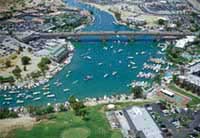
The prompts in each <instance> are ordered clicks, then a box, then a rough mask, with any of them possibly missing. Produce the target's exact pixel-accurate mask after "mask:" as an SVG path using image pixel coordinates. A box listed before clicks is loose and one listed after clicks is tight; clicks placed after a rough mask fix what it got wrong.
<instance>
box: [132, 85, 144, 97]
mask: <svg viewBox="0 0 200 138" xmlns="http://www.w3.org/2000/svg"><path fill="white" fill-rule="evenodd" d="M132 93H133V94H134V98H143V89H142V87H141V86H135V87H133V88H132Z"/></svg>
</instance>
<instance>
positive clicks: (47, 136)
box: [7, 106, 122, 138]
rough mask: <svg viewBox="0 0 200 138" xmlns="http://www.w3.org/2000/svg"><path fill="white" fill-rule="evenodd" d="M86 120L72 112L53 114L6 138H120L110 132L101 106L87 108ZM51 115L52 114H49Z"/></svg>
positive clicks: (119, 135) (118, 134) (118, 133)
mask: <svg viewBox="0 0 200 138" xmlns="http://www.w3.org/2000/svg"><path fill="white" fill-rule="evenodd" d="M88 112H89V115H88V118H89V119H88V120H87V121H85V120H83V119H81V118H80V117H77V116H75V115H74V112H73V111H68V112H62V113H55V114H53V115H54V116H55V118H53V119H51V120H48V121H42V122H41V123H39V124H37V125H35V126H34V127H33V128H32V129H30V130H25V129H17V130H15V131H13V132H11V133H10V135H9V136H7V138H121V137H122V135H121V133H120V131H119V130H111V128H110V126H109V123H108V121H107V119H106V117H105V114H104V112H103V109H102V106H95V107H88ZM51 115H52V114H51Z"/></svg>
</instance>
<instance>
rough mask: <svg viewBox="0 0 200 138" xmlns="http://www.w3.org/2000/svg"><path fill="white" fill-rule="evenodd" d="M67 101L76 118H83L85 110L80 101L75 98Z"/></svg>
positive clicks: (71, 97)
mask: <svg viewBox="0 0 200 138" xmlns="http://www.w3.org/2000/svg"><path fill="white" fill-rule="evenodd" d="M68 101H69V103H70V106H71V107H72V109H73V110H74V111H75V114H76V115H77V116H82V117H84V116H85V114H86V110H85V106H84V104H83V102H82V101H78V100H76V97H75V96H70V97H69V100H68Z"/></svg>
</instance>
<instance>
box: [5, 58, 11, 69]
mask: <svg viewBox="0 0 200 138" xmlns="http://www.w3.org/2000/svg"><path fill="white" fill-rule="evenodd" d="M5 65H6V68H9V67H11V61H10V60H7V61H6V62H5Z"/></svg>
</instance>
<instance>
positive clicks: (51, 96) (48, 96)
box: [47, 94, 55, 98]
mask: <svg viewBox="0 0 200 138" xmlns="http://www.w3.org/2000/svg"><path fill="white" fill-rule="evenodd" d="M53 97H55V94H49V95H47V98H53Z"/></svg>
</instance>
